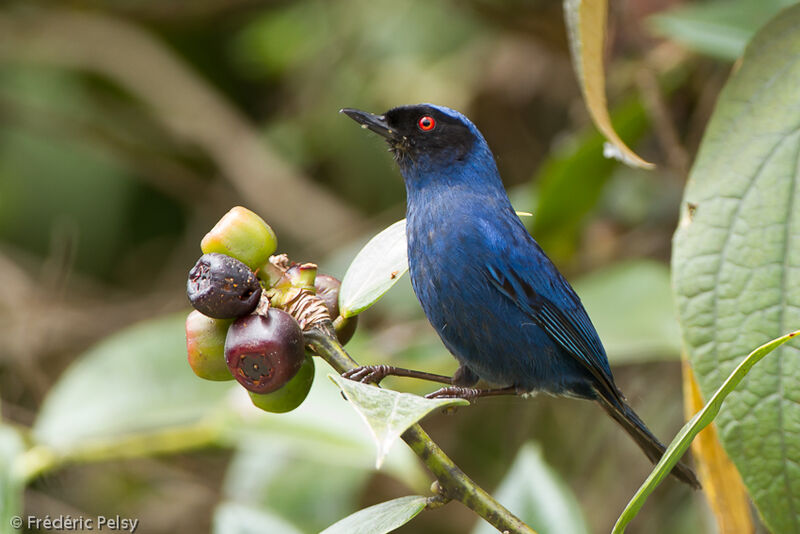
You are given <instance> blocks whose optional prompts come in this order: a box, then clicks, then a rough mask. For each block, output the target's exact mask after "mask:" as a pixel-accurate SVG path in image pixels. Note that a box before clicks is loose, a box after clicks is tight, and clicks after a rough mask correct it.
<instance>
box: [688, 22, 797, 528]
mask: <svg viewBox="0 0 800 534" xmlns="http://www.w3.org/2000/svg"><path fill="white" fill-rule="evenodd" d="M798 27H800V6H795V7H792V8H789V9H787V10H786V11H784V12H782V13H781V14H780V15H779V16H778V17H777V18H775V19H773V20H772V21H771V22H770V23H769V24H767V26H766V27H765V28H764V29H762V30H761V31H760V32H759V33H758V35H757V36H756V37H755V38H754V39H753V41H752V42H751V43H750V45H749V46H748V48H747V50H746V52H745V55H744V58H743V62H742V64H741V67H740V69H739V70H738V71H737V72H735V73H734V74H733V75H732V76H731V79H730V81H729V82H728V84H727V85H726V87H725V88H724V90H723V91H722V93H721V95H720V98H719V102H718V105H717V108H716V110H715V111H714V114H713V116H712V119H711V122H710V124H709V126H708V129H707V131H706V134H705V137H704V139H703V143H702V146H701V148H700V151H699V154H698V157H697V161H696V163H695V165H694V167H693V169H692V173H691V176H690V179H689V183H688V185H687V188H686V192H685V196H684V202H683V205H682V216H681V222H680V224H679V227H678V230H677V232H676V233H675V239H674V248H673V259H672V269H673V281H674V287H675V294H676V298H677V303H678V310H679V315H680V323H681V327H682V332H683V341H684V344H685V346H686V349H687V351H688V353H689V358H690V361H691V363H692V365H693V367H694V370H695V372H696V375H697V380H698V383H699V385H700V389H701V391H702V393H703V396H704V397H705V398H706V399H707V398H709V397H710V396H711V395H712V394H713V392H714V391H715V390H716V389H717V388H718V387H719V386H720V384H722V381H723V380H724V379H725V377H727V376H728V375H729V374H730V373H731V371H732V370H733V369H734V368H735V367H736V366H737V365H738V364H739V363H740V362H741V359H742V357H743V355H744V354H746V353H747V352H748V351H749V350H750V348H751V347H753V346H756V345H758V344H760V343H762V342H763V340H764V339H768V338H775V337H777V336H779V335H780V334H782V333H784V332H786V331H789V330H794V329H797V328H798V326H800V168H798V155H799V154H800V130H798V125H800V106H798V96H797V95H798V93H797V88H798V86H800V32H798V31H797V28H798ZM798 384H800V349H799V348H798V345H797V343H796V342H793V343H790V344H787V345H785V346H783V347H781V348H780V349H778V350H777V351H776V353H775V354H774V355H773V356H772V357H770V358H769V359H767V360H766V361H765V362H763V363H762V364H761V365H760V366H758V367H757V368H755V369H753V371H752V372H751V373H750V375H749V376H748V377H747V379H746V380H745V381H744V382H743V383H742V387H741V388H740V389H739V390H737V391H735V392H734V393H732V394H731V395H730V397H729V399H728V402H727V404H726V406H727V408H728V409H726V410H724V411H723V412H722V413H720V415H719V417H718V418H717V423H718V427H719V431H720V438H721V440H722V443H723V445H724V447H725V449H726V450H727V452H728V454H729V455H730V457H731V459H732V460H733V462H734V463H735V464H736V467H737V468H738V469H739V471H740V473H741V474H742V478H743V480H744V483H745V485H746V486H747V487H748V489H749V491H750V493H751V495H752V497H753V500H754V502H755V504H756V506H757V507H758V509H759V511H760V512H761V515H762V517H763V519H764V521H765V522H766V523H767V525H768V526H769V527H770V529H772V530H773V531H775V532H800V468H798V466H800V387H798Z"/></svg>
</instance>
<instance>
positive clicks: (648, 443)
mask: <svg viewBox="0 0 800 534" xmlns="http://www.w3.org/2000/svg"><path fill="white" fill-rule="evenodd" d="M341 112H342V113H344V114H346V115H347V116H349V117H350V118H352V119H354V120H355V121H356V122H358V123H360V124H361V125H362V127H363V128H368V129H370V130H372V131H373V132H375V133H377V134H379V135H381V136H382V137H384V138H385V139H386V140H387V142H388V144H389V149H390V151H391V152H392V153H393V154H394V158H395V161H396V162H397V164H398V166H399V168H400V172H401V174H402V175H403V179H404V181H405V186H406V193H407V211H406V234H407V237H408V266H409V273H410V275H411V284H412V286H413V288H414V292H415V293H416V295H417V298H418V299H419V302H420V304H421V305H422V309H423V310H424V312H425V315H426V316H427V317H428V320H429V321H430V323H431V324H432V325H433V327H434V329H435V330H436V332H437V333H438V334H439V337H440V338H441V339H442V341H443V342H444V344H445V346H446V347H447V349H448V350H449V351H450V352H451V353H452V354H453V356H454V357H455V358H456V360H458V362H459V363H460V367H459V368H458V370H457V371H456V373H455V374H454V375H453V376H452V377H446V376H441V375H434V374H431V373H425V372H420V371H412V370H407V369H399V368H395V367H390V366H386V365H381V366H366V367H362V368H358V369H356V370H353V371H351V372H348V373H346V376H348V377H349V378H353V379H356V380H362V381H364V382H376V383H377V382H379V381H380V380H381V379H382V378H383V377H385V376H387V375H397V376H409V377H416V378H424V379H428V380H434V381H437V382H442V383H445V384H450V386H448V387H445V388H442V389H441V390H439V391H437V392H435V393H432V394H431V396H433V397H464V398H469V399H474V398H477V397H482V396H489V395H502V394H527V393H534V392H546V393H549V394H553V395H563V396H569V397H577V398H581V399H589V400H594V401H597V402H598V403H599V404H600V405H601V406H602V407H603V409H604V410H605V411H606V413H608V414H609V415H610V416H611V417H612V418H613V419H614V420H615V421H616V422H617V423H619V424H620V426H622V428H624V429H625V431H626V432H628V434H630V435H631V437H632V438H633V439H634V441H635V442H636V444H637V445H638V446H639V447H640V448H641V449H642V450H643V451H644V453H645V454H646V455H647V457H648V458H649V459H650V460H651V461H653V462H657V461H658V460H659V459H660V458H661V455H662V454H663V452H664V445H662V444H661V442H659V441H658V439H657V438H656V437H655V436H654V435H653V434H652V432H650V430H649V429H648V428H647V426H646V425H645V424H644V422H642V420H641V419H640V418H639V416H637V415H636V413H635V412H634V411H633V409H632V408H631V407H630V406H629V405H628V404H627V402H626V401H625V398H624V396H623V395H622V393H621V392H620V390H619V388H617V386H616V384H615V383H614V378H613V376H612V374H611V368H610V367H609V365H608V358H607V357H606V352H605V349H604V348H603V344H602V343H601V342H600V338H599V336H598V335H597V332H596V331H595V328H594V326H593V325H592V322H591V320H590V319H589V316H588V314H587V313H586V310H584V308H583V305H582V304H581V301H580V299H579V298H578V296H577V295H576V294H575V291H574V290H573V289H572V286H570V284H569V282H567V281H566V279H565V278H564V277H563V276H562V275H561V273H560V272H559V271H558V269H556V267H555V265H553V263H552V262H551V261H550V259H549V258H548V257H547V255H545V253H544V252H543V251H542V249H541V248H540V247H539V245H538V244H537V243H536V241H535V240H534V239H533V237H531V235H530V234H529V233H528V231H527V230H526V229H525V227H524V226H523V224H522V222H521V221H520V219H519V217H518V216H517V214H516V213H515V211H514V209H513V208H512V207H511V202H510V201H509V199H508V195H507V194H506V191H505V189H504V187H503V183H502V181H501V179H500V174H499V172H498V171H497V165H496V164H495V160H494V155H493V154H492V151H491V150H490V149H489V145H488V144H487V143H486V140H485V139H484V138H483V136H482V135H481V133H480V132H479V131H478V129H477V128H476V127H475V125H474V124H472V122H470V121H469V119H467V118H466V117H465V116H464V115H462V114H461V113H459V112H457V111H455V110H452V109H449V108H446V107H442V106H435V105H432V104H420V105H415V106H402V107H397V108H394V109H391V110H389V111H387V112H386V113H384V114H383V115H373V114H371V113H367V112H364V111H360V110H356V109H343V110H341ZM480 379H483V380H484V381H485V382H488V383H490V384H492V385H496V386H498V387H497V388H494V389H475V388H474V387H472V386H475V385H476V383H477V382H478V381H479V380H480ZM672 474H673V475H675V476H676V477H677V478H679V479H680V480H682V481H683V482H686V483H687V484H689V485H691V486H692V487H694V488H699V487H700V484H699V482H698V481H697V478H696V477H695V475H694V473H693V472H692V470H691V469H690V468H688V467H687V466H685V465H684V464H681V463H679V464H678V465H676V466H675V468H674V469H673V471H672Z"/></svg>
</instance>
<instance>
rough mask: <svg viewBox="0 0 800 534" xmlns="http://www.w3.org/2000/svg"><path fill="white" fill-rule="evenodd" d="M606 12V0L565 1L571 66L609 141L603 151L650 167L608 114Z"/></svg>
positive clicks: (645, 167)
mask: <svg viewBox="0 0 800 534" xmlns="http://www.w3.org/2000/svg"><path fill="white" fill-rule="evenodd" d="M607 14H608V1H607V0H564V20H565V21H566V24H567V34H568V41H569V48H570V52H571V54H572V65H573V67H574V68H575V73H576V74H577V76H578V82H579V83H580V86H581V91H582V92H583V98H584V100H585V101H586V108H587V109H588V110H589V114H590V115H591V116H592V120H593V121H594V123H595V125H596V126H597V128H598V129H599V130H600V131H601V132H602V133H603V135H604V136H605V137H606V139H608V141H609V143H608V144H607V145H606V148H605V149H604V153H605V154H607V155H608V156H611V157H614V158H615V159H619V160H620V161H622V162H623V163H625V164H627V165H630V166H632V167H641V168H644V169H649V168H652V167H653V164H652V163H648V162H646V161H644V160H643V159H642V158H640V157H639V156H637V155H636V154H635V153H634V152H633V151H632V150H631V149H630V148H628V146H627V145H626V144H625V143H624V142H623V141H622V139H620V138H619V135H617V132H616V131H615V130H614V126H613V125H612V124H611V118H610V116H609V114H608V104H607V103H606V87H605V85H606V77H605V70H604V65H603V52H604V51H605V37H606V18H607Z"/></svg>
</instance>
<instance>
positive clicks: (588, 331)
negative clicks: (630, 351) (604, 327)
mask: <svg viewBox="0 0 800 534" xmlns="http://www.w3.org/2000/svg"><path fill="white" fill-rule="evenodd" d="M529 243H530V244H531V245H533V246H534V247H535V250H536V251H537V252H538V254H537V255H536V258H534V259H533V260H532V261H531V260H529V259H528V261H525V260H522V261H521V263H522V265H514V263H512V261H510V260H512V259H511V258H508V257H505V258H503V257H500V258H498V257H495V259H494V261H492V262H491V263H490V264H487V265H486V272H485V274H486V277H487V278H488V280H489V282H490V283H491V285H492V286H494V287H495V288H496V289H497V290H498V291H499V292H500V293H501V294H503V295H504V296H506V297H507V298H509V299H511V301H512V302H513V303H514V305H516V306H517V308H519V309H520V310H521V311H522V312H523V313H525V314H526V315H527V316H529V317H530V318H531V319H532V320H533V321H534V322H535V323H536V324H537V325H538V326H539V327H540V328H541V329H542V330H543V331H544V332H545V333H546V334H547V335H548V336H549V337H550V338H551V339H552V340H553V341H555V342H556V343H557V344H558V345H559V346H561V347H562V348H563V349H564V351H565V352H567V353H568V354H569V355H570V356H572V357H573V358H575V360H576V361H577V362H578V363H580V364H581V366H582V367H583V368H584V369H586V371H588V372H589V374H590V375H591V376H592V377H593V378H594V383H595V385H596V387H597V388H598V389H599V390H600V392H601V393H604V394H605V395H604V396H606V397H607V398H609V399H612V400H615V401H618V402H620V403H622V400H623V399H622V394H621V393H620V391H619V390H618V389H617V387H616V385H615V384H614V379H613V378H612V375H611V369H610V368H609V366H608V359H607V358H606V353H605V350H604V349H603V345H602V344H601V342H600V339H599V337H598V335H597V332H596V331H595V329H594V326H593V325H592V323H591V321H590V320H589V316H588V315H587V313H586V310H584V308H583V305H582V304H581V302H580V299H579V298H578V296H577V295H576V294H575V292H574V291H573V289H572V287H571V286H570V285H569V283H568V282H567V281H566V280H565V279H564V277H563V276H561V274H560V273H559V272H558V271H557V270H556V268H555V266H553V265H552V263H551V262H550V260H549V259H547V257H546V256H545V255H544V252H542V251H541V249H540V248H539V246H538V245H537V244H536V243H535V242H534V241H533V239H530V242H529ZM520 248H521V249H522V250H525V249H528V250H529V251H530V249H529V248H528V247H520ZM517 250H520V249H517ZM537 289H538V291H537ZM554 301H557V302H558V303H559V305H556V303H555V302H554Z"/></svg>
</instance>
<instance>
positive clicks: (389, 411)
mask: <svg viewBox="0 0 800 534" xmlns="http://www.w3.org/2000/svg"><path fill="white" fill-rule="evenodd" d="M328 376H330V378H331V380H333V381H334V382H335V383H336V384H337V385H338V386H339V387H340V388H342V392H343V393H344V395H345V397H347V400H348V401H350V404H351V405H352V406H353V408H354V409H355V410H356V411H357V412H358V414H359V415H360V416H361V418H362V419H363V420H364V422H365V423H367V426H368V427H369V429H370V432H372V436H373V438H374V439H375V444H376V445H377V447H378V456H377V458H376V460H375V467H376V468H380V466H381V464H382V463H383V459H384V458H385V457H386V454H387V453H388V452H389V448H390V447H391V445H392V444H393V443H394V441H395V440H396V439H397V438H398V437H400V434H402V433H403V432H405V431H406V430H407V429H408V428H409V427H410V426H411V425H413V424H415V423H416V422H418V421H419V420H421V419H422V418H423V417H425V416H426V415H428V414H429V413H431V412H432V411H434V410H440V409H442V408H447V407H449V406H467V405H469V402H467V401H466V400H464V399H426V398H424V397H419V396H417V395H412V394H410V393H398V392H397V391H392V390H389V389H381V388H378V387H375V386H371V385H367V384H362V383H361V382H356V381H354V380H348V379H346V378H342V377H341V376H338V375H328Z"/></svg>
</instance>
